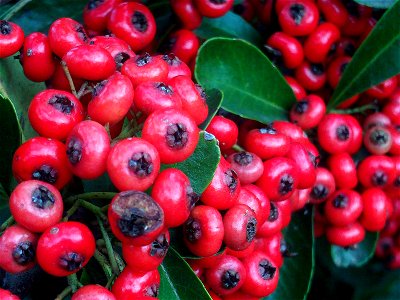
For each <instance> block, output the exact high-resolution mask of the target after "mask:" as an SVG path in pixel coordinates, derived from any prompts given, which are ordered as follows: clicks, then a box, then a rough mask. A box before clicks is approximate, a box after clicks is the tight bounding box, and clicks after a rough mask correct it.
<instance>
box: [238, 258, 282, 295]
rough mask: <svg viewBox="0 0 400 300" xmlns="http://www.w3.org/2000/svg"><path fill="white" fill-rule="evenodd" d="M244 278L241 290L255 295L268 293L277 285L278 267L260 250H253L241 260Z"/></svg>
mask: <svg viewBox="0 0 400 300" xmlns="http://www.w3.org/2000/svg"><path fill="white" fill-rule="evenodd" d="M242 263H243V265H244V268H245V269H246V273H247V276H246V280H245V282H244V284H243V285H242V288H241V290H242V291H243V292H246V293H248V294H250V295H253V296H256V297H265V296H268V295H270V294H271V293H272V292H273V291H274V290H275V289H276V287H277V285H278V280H279V269H278V267H277V266H276V264H275V263H274V262H273V261H272V259H271V258H270V257H269V256H268V255H266V254H264V253H263V252H260V251H254V252H253V253H252V254H251V255H249V256H248V257H246V258H245V259H243V260H242Z"/></svg>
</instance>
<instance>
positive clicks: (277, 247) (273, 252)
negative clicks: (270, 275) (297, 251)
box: [255, 232, 289, 268]
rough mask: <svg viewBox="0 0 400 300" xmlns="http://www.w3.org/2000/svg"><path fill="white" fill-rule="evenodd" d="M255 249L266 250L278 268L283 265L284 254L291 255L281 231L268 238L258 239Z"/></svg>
mask: <svg viewBox="0 0 400 300" xmlns="http://www.w3.org/2000/svg"><path fill="white" fill-rule="evenodd" d="M255 251H261V252H264V253H265V254H266V255H268V256H269V257H270V258H271V260H272V261H273V262H274V263H275V264H276V266H277V267H278V268H280V267H282V265H283V259H284V258H283V256H284V255H285V256H286V255H289V253H288V252H289V250H288V247H287V244H286V242H285V240H284V238H283V235H282V233H281V232H278V233H277V234H274V235H272V236H270V237H268V238H258V239H256V247H255Z"/></svg>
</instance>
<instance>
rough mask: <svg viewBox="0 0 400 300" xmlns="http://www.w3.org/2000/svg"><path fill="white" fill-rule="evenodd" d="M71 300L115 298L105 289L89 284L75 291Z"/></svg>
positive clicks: (106, 299) (105, 299) (107, 299)
mask: <svg viewBox="0 0 400 300" xmlns="http://www.w3.org/2000/svg"><path fill="white" fill-rule="evenodd" d="M71 300H116V298H115V296H114V295H113V294H112V293H111V292H110V291H109V290H107V289H106V288H104V287H102V286H100V285H97V284H89V285H85V286H83V287H81V288H80V289H79V290H77V291H76V293H75V294H73V295H72V298H71Z"/></svg>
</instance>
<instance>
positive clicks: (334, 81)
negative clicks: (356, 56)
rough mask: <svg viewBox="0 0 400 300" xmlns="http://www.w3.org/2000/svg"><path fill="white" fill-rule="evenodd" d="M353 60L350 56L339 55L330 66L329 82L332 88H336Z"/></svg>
mask: <svg viewBox="0 0 400 300" xmlns="http://www.w3.org/2000/svg"><path fill="white" fill-rule="evenodd" d="M350 60H351V57H350V56H339V57H337V58H335V59H334V60H333V61H332V62H331V63H330V64H329V67H328V73H327V74H328V83H329V85H330V86H331V87H332V88H336V86H337V85H338V83H339V81H340V78H341V77H342V74H343V72H344V70H345V69H346V67H347V65H348V64H349V62H350Z"/></svg>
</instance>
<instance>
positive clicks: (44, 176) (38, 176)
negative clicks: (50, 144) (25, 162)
mask: <svg viewBox="0 0 400 300" xmlns="http://www.w3.org/2000/svg"><path fill="white" fill-rule="evenodd" d="M57 178H58V172H57V170H56V169H54V168H52V167H50V166H48V165H42V166H41V167H40V168H39V169H36V170H35V171H33V173H32V179H35V180H41V181H44V182H47V183H51V184H54V183H56V181H57Z"/></svg>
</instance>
